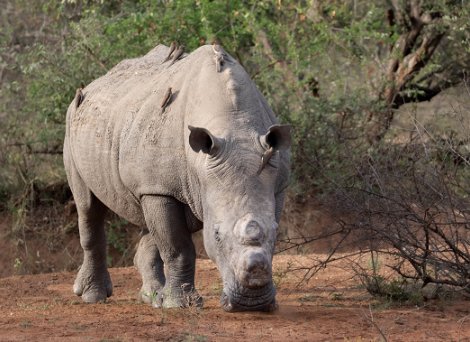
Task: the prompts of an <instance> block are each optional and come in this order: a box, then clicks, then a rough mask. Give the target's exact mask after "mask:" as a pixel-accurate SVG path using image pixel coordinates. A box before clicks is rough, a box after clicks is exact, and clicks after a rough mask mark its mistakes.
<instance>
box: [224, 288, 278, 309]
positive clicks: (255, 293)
mask: <svg viewBox="0 0 470 342" xmlns="http://www.w3.org/2000/svg"><path fill="white" fill-rule="evenodd" d="M275 297H276V290H275V288H274V286H273V285H272V283H271V284H268V285H266V286H264V287H262V288H259V289H248V288H243V287H236V288H229V289H224V292H223V293H222V296H221V298H220V304H221V305H222V308H223V309H224V310H225V311H227V312H239V311H263V312H272V311H275V310H276V309H277V304H276V298H275Z"/></svg>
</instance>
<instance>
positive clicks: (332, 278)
mask: <svg viewBox="0 0 470 342" xmlns="http://www.w3.org/2000/svg"><path fill="white" fill-rule="evenodd" d="M308 264H309V256H277V257H276V258H275V265H274V280H275V282H276V284H277V287H278V296H277V298H278V302H279V310H278V311H277V312H275V313H271V314H266V313H234V314H233V313H232V314H231V313H225V312H224V311H222V310H221V308H220V307H219V304H218V300H219V296H220V293H221V290H222V287H221V284H220V279H219V275H218V271H217V269H216V267H215V265H214V264H213V263H212V262H211V261H209V260H198V265H197V275H196V277H197V288H198V289H199V292H200V293H201V294H202V295H203V297H204V299H205V307H204V309H202V310H197V309H196V308H189V309H172V310H169V309H166V310H160V309H154V308H152V307H150V306H148V305H146V304H143V303H139V302H138V301H137V300H136V294H137V292H138V290H139V287H140V279H139V275H138V273H137V271H136V270H135V269H134V268H115V269H111V270H110V272H111V276H112V279H113V282H114V295H113V296H112V297H111V298H110V299H109V300H108V302H107V303H106V304H96V305H90V304H88V305H87V304H83V303H81V301H80V299H79V298H78V297H76V296H75V295H73V293H72V291H71V287H72V283H73V280H74V274H73V273H49V274H40V275H27V276H13V277H7V278H2V279H0V313H1V315H0V341H63V340H67V341H85V340H86V341H234V340H238V341H381V340H384V338H383V337H382V334H383V336H384V337H385V338H386V339H387V340H389V341H470V301H468V300H436V301H431V302H426V303H425V304H424V305H423V306H421V307H413V306H397V305H390V303H387V302H386V301H382V302H379V301H376V300H374V299H372V298H371V297H370V296H369V295H368V294H367V293H366V292H365V290H363V289H362V288H361V287H360V286H358V284H359V283H358V281H357V279H354V278H351V274H350V273H349V272H347V271H345V270H343V269H342V268H341V267H339V268H336V267H329V268H327V269H326V270H324V271H322V272H321V273H319V274H317V275H316V276H315V277H314V278H313V279H312V280H311V281H310V283H309V284H304V285H301V286H297V284H298V282H299V279H300V278H299V277H300V276H301V274H299V273H295V272H286V269H287V268H288V267H289V266H288V265H290V267H292V265H308Z"/></svg>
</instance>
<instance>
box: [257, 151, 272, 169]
mask: <svg viewBox="0 0 470 342" xmlns="http://www.w3.org/2000/svg"><path fill="white" fill-rule="evenodd" d="M273 154H274V148H273V147H270V148H268V149H267V150H266V151H265V152H264V153H263V156H262V157H261V165H260V167H259V169H258V175H259V174H260V173H261V171H263V169H264V168H265V166H266V164H267V163H268V162H269V160H270V159H271V157H272V156H273Z"/></svg>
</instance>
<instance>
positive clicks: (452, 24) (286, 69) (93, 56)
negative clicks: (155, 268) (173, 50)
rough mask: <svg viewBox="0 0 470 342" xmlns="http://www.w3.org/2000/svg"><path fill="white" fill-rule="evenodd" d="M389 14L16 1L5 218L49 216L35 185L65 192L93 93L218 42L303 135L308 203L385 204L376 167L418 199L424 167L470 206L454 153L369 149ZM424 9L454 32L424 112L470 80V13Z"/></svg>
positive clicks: (11, 14) (367, 6)
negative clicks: (173, 54) (163, 50)
mask: <svg viewBox="0 0 470 342" xmlns="http://www.w3.org/2000/svg"><path fill="white" fill-rule="evenodd" d="M400 3H401V2H400ZM403 3H404V2H403ZM388 6H389V2H388V1H385V0H377V1H372V2H370V1H365V0H355V1H339V0H328V1H326V0H325V1H294V0H289V1H274V0H260V1H255V0H247V1H212V0H197V1H190V0H179V1H171V0H138V1H131V0H110V1H102V0H88V1H83V0H63V1H53V0H39V1H34V2H30V1H26V0H19V1H11V0H9V1H8V6H6V7H4V8H3V9H1V10H0V11H1V12H0V19H1V20H2V23H5V24H2V32H1V34H0V70H1V73H2V75H3V79H2V78H1V77H0V82H1V87H0V95H1V97H0V163H1V165H2V167H1V168H0V210H1V209H5V208H9V209H10V210H11V211H12V212H13V213H15V215H16V217H17V218H18V220H17V226H18V227H19V226H21V225H22V224H24V221H25V217H26V216H28V215H31V212H32V209H33V207H34V206H35V205H36V204H37V201H36V202H34V201H31V200H30V199H31V196H30V195H31V189H32V188H33V185H34V186H35V187H36V188H38V189H42V188H46V187H48V186H50V185H51V184H56V183H60V182H62V183H65V174H64V171H63V167H62V160H61V155H60V153H61V150H62V141H63V135H64V127H65V125H64V120H65V113H66V111H67V108H68V106H69V104H70V103H71V101H72V100H73V97H74V94H75V91H76V89H77V88H78V87H79V86H80V85H81V84H82V83H83V84H85V85H86V84H88V83H90V82H91V81H92V80H94V79H96V78H97V77H99V76H101V75H103V74H105V73H106V72H107V71H108V70H109V69H111V68H112V67H113V66H114V65H116V64H117V63H118V62H120V61H121V60H123V59H125V58H133V57H137V56H141V55H143V54H145V53H147V52H148V51H149V50H150V49H152V48H153V47H154V46H156V45H157V44H160V43H161V44H166V45H169V44H170V42H171V41H173V40H176V41H178V42H179V43H181V44H184V45H185V46H186V50H187V51H192V50H194V49H196V48H197V47H198V46H200V45H201V44H206V43H211V42H212V41H213V40H214V39H217V40H218V41H219V42H220V43H221V44H222V45H223V47H224V48H225V49H226V50H227V51H228V52H229V53H230V54H231V55H233V56H234V57H235V58H237V59H238V60H239V61H240V63H242V64H243V66H244V67H245V68H246V70H247V71H248V73H249V74H250V75H251V76H252V78H253V79H254V81H255V82H256V84H257V85H258V87H259V88H260V90H261V92H262V93H263V94H264V95H265V97H266V98H267V100H268V102H269V104H270V105H271V107H272V108H273V110H274V112H275V113H276V114H277V115H278V116H279V117H280V118H281V120H282V121H283V122H287V123H290V124H292V126H293V127H294V130H293V134H294V139H293V147H292V160H293V170H292V171H293V177H292V186H291V189H292V190H293V192H294V194H296V195H298V196H302V195H305V194H306V193H312V192H315V193H316V194H318V195H321V196H324V198H327V197H329V198H330V199H331V198H333V199H334V198H336V197H335V196H338V193H341V194H343V195H344V194H346V195H345V197H343V198H348V197H347V196H349V193H348V191H350V190H351V189H356V190H357V189H361V190H364V191H365V190H366V191H369V192H371V193H377V190H378V189H382V190H383V188H380V187H381V186H382V184H380V182H378V181H374V177H373V175H371V174H364V170H365V169H366V168H365V167H364V165H369V166H370V165H372V166H374V167H375V166H376V165H379V166H381V167H382V168H378V169H380V170H387V167H389V166H390V161H391V160H392V161H393V163H394V166H396V167H397V170H398V171H397V173H398V172H401V173H400V175H402V176H403V178H402V180H403V183H406V185H407V186H409V187H411V185H412V177H413V172H414V171H416V169H412V168H411V166H410V165H411V164H413V166H417V167H418V171H419V172H422V173H424V171H425V170H429V168H427V167H428V166H429V165H432V166H433V167H435V169H439V168H444V169H445V168H446V167H448V169H449V170H451V169H452V170H457V171H455V172H456V173H455V174H456V175H457V176H458V177H457V178H456V181H455V182H453V184H452V185H451V189H450V190H451V191H453V192H455V193H456V194H457V195H458V196H460V197H463V198H468V188H467V189H465V187H466V185H467V184H468V183H466V182H465V181H462V180H465V177H467V178H466V179H469V178H468V172H469V171H468V167H466V165H467V164H468V163H467V164H466V163H465V162H463V163H461V164H459V165H460V166H459V167H458V168H456V169H454V168H453V166H455V153H454V152H452V151H453V150H455V149H454V147H453V146H449V144H447V143H445V144H443V145H442V144H441V145H433V146H432V148H431V149H430V151H431V154H428V148H429V147H428V146H427V145H426V146H425V147H423V150H424V152H423V150H420V153H422V154H420V156H419V157H416V159H417V160H418V162H415V159H414V157H413V153H403V154H400V147H399V146H397V144H391V143H390V141H392V140H389V141H385V142H382V144H381V145H378V146H370V145H368V144H366V143H365V138H364V137H365V135H366V127H367V125H366V123H367V120H368V117H369V114H370V113H371V112H380V111H384V109H385V106H384V103H382V102H381V101H380V97H379V94H380V92H381V90H382V89H383V87H384V84H386V82H387V79H386V69H387V58H388V57H389V48H390V46H391V45H393V44H395V43H397V42H398V41H399V39H400V35H401V34H402V33H403V32H405V29H406V25H405V26H403V25H402V26H400V25H395V26H394V27H391V26H390V25H389V23H388V22H387V20H386V15H385V14H386V9H387V8H388ZM424 6H425V8H424V9H425V10H428V11H429V12H430V13H432V12H433V11H438V10H439V11H440V12H441V13H442V19H443V20H442V21H441V22H440V24H439V25H435V26H432V27H430V28H427V30H428V29H429V30H431V29H432V30H441V31H445V32H446V35H445V39H444V40H443V41H442V43H441V45H440V46H439V47H438V49H437V50H436V52H435V54H434V56H433V58H432V59H431V60H430V61H428V62H427V63H426V65H425V66H424V68H422V69H421V71H420V72H419V73H418V74H417V75H415V76H414V79H413V82H414V83H413V85H414V86H413V87H410V88H409V89H407V90H406V91H407V92H408V95H410V97H414V98H418V97H419V96H420V95H422V93H423V89H422V88H421V87H418V86H423V85H427V84H428V83H427V82H428V80H429V78H427V75H433V74H438V75H439V77H441V76H442V77H441V79H442V78H443V76H445V74H443V72H444V71H446V72H449V71H455V70H457V72H454V73H453V75H457V76H458V77H461V78H460V79H462V77H463V75H464V73H463V71H460V70H466V69H468V67H469V66H470V63H469V62H470V33H469V31H470V30H469V23H468V17H469V16H470V4H468V3H467V2H452V1H447V0H433V1H427V2H426V4H425V5H424ZM426 32H427V31H426ZM418 43H420V41H418ZM450 83H455V79H451V78H449V79H448V83H447V84H450ZM439 134H440V133H436V135H439ZM392 138H393V137H392ZM431 141H432V139H431ZM439 146H440V147H439ZM452 153H454V154H452ZM459 153H460V152H459ZM462 153H463V152H462ZM462 153H460V154H462ZM423 156H424V157H423ZM410 158H411V159H410ZM464 158H465V156H464ZM464 160H465V159H464ZM387 163H388V164H387ZM371 168H372V167H371ZM389 169H390V167H389ZM412 170H414V171H413V172H412ZM369 171H370V170H369ZM390 189H392V190H393V188H392V187H391V188H390ZM390 192H392V191H391V190H390ZM38 193H39V194H41V193H42V192H41V191H39V192H38ZM465 196H466V197H465ZM121 228H122V227H121V226H119V225H118V226H113V227H111V230H110V231H109V232H108V237H109V239H110V243H111V247H112V248H115V249H116V250H118V251H121V252H122V251H125V250H127V249H126V247H127V246H128V244H126V243H125V242H124V240H123V239H124V237H123V236H122V235H121V233H120V232H122V229H121ZM124 246H126V247H124Z"/></svg>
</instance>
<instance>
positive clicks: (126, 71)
mask: <svg viewBox="0 0 470 342" xmlns="http://www.w3.org/2000/svg"><path fill="white" fill-rule="evenodd" d="M221 51H223V50H220V49H218V50H217V51H216V50H214V47H213V46H211V45H204V46H201V47H199V48H198V49H196V50H195V51H193V52H192V53H190V54H184V55H182V56H181V58H180V59H179V60H177V61H175V62H174V63H171V64H170V63H168V62H165V60H166V59H167V58H166V57H167V55H168V52H169V48H168V47H166V46H164V45H158V46H156V47H155V48H154V49H152V50H151V51H150V52H149V53H147V54H146V55H145V56H143V57H139V58H134V59H127V60H123V61H122V62H120V63H119V64H117V65H116V66H115V67H114V68H112V69H111V70H110V71H109V72H108V73H107V74H105V75H104V76H102V77H100V78H98V79H96V80H95V81H93V82H92V83H90V84H89V85H87V86H86V87H84V88H83V89H80V91H79V92H78V93H79V96H78V97H77V98H76V99H75V100H74V101H73V102H72V103H71V104H70V106H69V108H68V111H67V116H66V133H65V141H64V154H63V155H64V165H65V170H66V174H67V180H68V183H69V186H70V188H71V191H72V194H73V197H74V201H75V204H76V207H77V212H78V227H79V233H80V244H81V247H82V248H83V263H82V265H81V267H80V269H79V271H78V274H77V277H76V280H75V282H74V285H73V291H74V293H75V294H77V295H78V296H81V298H82V300H83V301H84V302H86V303H96V302H103V301H105V300H106V298H107V297H109V296H111V295H112V292H113V288H112V282H111V279H110V275H109V273H108V269H107V264H106V234H105V229H104V219H105V215H106V212H107V211H108V210H111V211H113V212H115V213H116V214H117V215H119V216H120V217H122V218H124V219H125V220H127V221H129V222H131V223H133V224H135V225H136V226H139V227H141V228H142V234H141V239H140V241H139V243H138V245H137V250H136V254H135V257H134V264H135V266H136V267H137V269H138V271H139V273H140V275H141V277H142V287H141V290H140V292H139V293H140V298H141V300H143V301H144V302H146V303H149V304H152V305H153V306H155V307H163V308H169V307H188V306H191V305H197V306H202V298H201V297H200V296H199V295H198V292H197V290H196V289H195V288H194V279H195V263H196V254H195V247H194V245H193V242H192V234H193V233H194V232H196V231H198V230H200V229H203V241H204V247H205V250H206V252H207V255H208V256H209V257H210V258H211V259H212V260H213V261H214V262H215V263H216V265H217V268H218V270H219V272H220V275H221V277H222V281H223V293H222V295H221V306H222V307H223V309H224V310H225V311H229V312H234V311H245V310H251V311H272V310H275V308H276V305H277V304H276V300H275V293H276V291H275V287H274V285H273V280H272V257H273V252H274V246H275V241H276V235H277V227H278V223H279V220H280V216H281V210H282V206H283V201H284V194H285V190H286V186H287V183H288V178H289V158H290V157H289V154H290V152H289V150H290V141H291V133H290V126H288V125H280V124H279V123H278V121H277V119H276V118H275V115H274V113H273V111H272V110H271V109H270V107H269V106H268V104H267V102H266V100H265V99H264V98H263V96H262V94H261V93H260V91H259V90H258V89H257V88H256V86H255V84H254V83H253V81H252V80H251V79H250V77H249V75H248V74H247V72H246V71H245V70H244V68H243V67H242V66H241V65H240V64H239V63H238V62H237V61H236V60H235V59H234V58H233V57H231V56H230V55H229V54H228V53H225V51H223V52H222V53H221ZM170 88H171V89H170Z"/></svg>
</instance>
